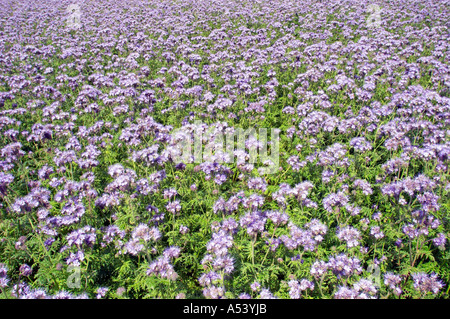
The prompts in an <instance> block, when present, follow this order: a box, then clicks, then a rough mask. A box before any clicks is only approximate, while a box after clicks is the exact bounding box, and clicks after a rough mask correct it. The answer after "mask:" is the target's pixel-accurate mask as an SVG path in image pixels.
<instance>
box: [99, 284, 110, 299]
mask: <svg viewBox="0 0 450 319" xmlns="http://www.w3.org/2000/svg"><path fill="white" fill-rule="evenodd" d="M108 290H109V288H107V287H100V288H97V291H96V293H97V296H96V297H97V299H101V298H103V297H105V295H106V293H107V292H108Z"/></svg>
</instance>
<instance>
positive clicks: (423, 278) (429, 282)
mask: <svg viewBox="0 0 450 319" xmlns="http://www.w3.org/2000/svg"><path fill="white" fill-rule="evenodd" d="M412 278H413V282H414V284H413V286H414V289H416V290H418V291H419V292H420V293H422V294H426V293H429V292H431V293H432V294H434V295H435V294H437V293H438V292H439V291H440V290H441V289H442V288H443V287H444V283H443V282H442V280H440V279H438V276H437V274H435V273H431V274H430V275H428V274H426V273H424V272H419V273H414V274H412Z"/></svg>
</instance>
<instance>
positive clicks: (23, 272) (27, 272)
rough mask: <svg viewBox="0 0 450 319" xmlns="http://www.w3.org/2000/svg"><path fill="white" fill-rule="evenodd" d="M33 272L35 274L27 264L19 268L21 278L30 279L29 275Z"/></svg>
mask: <svg viewBox="0 0 450 319" xmlns="http://www.w3.org/2000/svg"><path fill="white" fill-rule="evenodd" d="M32 272H33V270H32V269H31V267H30V266H28V265H27V264H23V265H21V266H20V268H19V273H20V275H21V276H25V277H28V276H29V275H31V273H32Z"/></svg>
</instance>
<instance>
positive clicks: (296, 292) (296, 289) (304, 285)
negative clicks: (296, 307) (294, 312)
mask: <svg viewBox="0 0 450 319" xmlns="http://www.w3.org/2000/svg"><path fill="white" fill-rule="evenodd" d="M288 286H289V296H290V297H291V299H300V297H301V292H302V291H304V290H306V289H310V290H314V283H312V282H311V281H309V280H306V279H302V280H300V282H299V281H298V280H290V281H289V282H288Z"/></svg>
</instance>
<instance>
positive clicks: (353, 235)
mask: <svg viewBox="0 0 450 319" xmlns="http://www.w3.org/2000/svg"><path fill="white" fill-rule="evenodd" d="M337 237H338V238H339V240H341V241H346V242H347V248H352V247H357V246H359V241H360V240H361V233H360V232H359V230H357V229H356V228H354V227H351V226H346V227H344V228H341V229H339V230H338V231H337Z"/></svg>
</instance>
